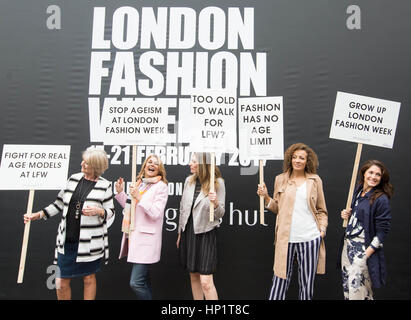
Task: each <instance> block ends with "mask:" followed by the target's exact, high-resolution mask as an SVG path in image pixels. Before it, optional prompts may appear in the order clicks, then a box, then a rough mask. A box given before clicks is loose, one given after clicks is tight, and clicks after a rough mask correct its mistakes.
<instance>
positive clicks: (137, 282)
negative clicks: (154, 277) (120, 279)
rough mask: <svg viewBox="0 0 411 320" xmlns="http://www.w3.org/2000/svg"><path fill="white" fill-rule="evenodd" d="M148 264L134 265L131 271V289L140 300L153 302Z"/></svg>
mask: <svg viewBox="0 0 411 320" xmlns="http://www.w3.org/2000/svg"><path fill="white" fill-rule="evenodd" d="M148 267H149V265H148V264H141V263H133V269H132V270H131V277H130V287H131V289H133V291H134V293H135V294H136V295H137V299H139V300H151V299H152V294H151V283H150V274H149V271H148Z"/></svg>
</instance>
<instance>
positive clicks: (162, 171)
mask: <svg viewBox="0 0 411 320" xmlns="http://www.w3.org/2000/svg"><path fill="white" fill-rule="evenodd" d="M152 157H154V158H156V159H157V161H158V174H159V175H160V176H161V181H163V182H164V183H165V184H168V182H167V178H166V176H167V174H166V168H165V167H164V164H163V161H161V159H160V157H159V156H158V155H156V154H150V155H149V156H148V157H147V158H146V160H144V162H143V165H142V166H141V169H140V172H139V173H138V175H137V180H138V179H142V178H144V170H145V169H146V165H147V162H148V160H150V158H152Z"/></svg>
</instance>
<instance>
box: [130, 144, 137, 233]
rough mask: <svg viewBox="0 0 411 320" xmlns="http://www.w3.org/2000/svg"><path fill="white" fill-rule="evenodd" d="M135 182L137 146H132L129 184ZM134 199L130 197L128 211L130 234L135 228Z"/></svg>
mask: <svg viewBox="0 0 411 320" xmlns="http://www.w3.org/2000/svg"><path fill="white" fill-rule="evenodd" d="M136 182H137V146H136V145H133V151H132V159H131V183H132V184H133V186H135V185H136ZM136 205H137V202H136V199H134V198H133V197H131V209H130V234H131V232H132V231H133V230H134V228H135V223H136V222H135V211H136Z"/></svg>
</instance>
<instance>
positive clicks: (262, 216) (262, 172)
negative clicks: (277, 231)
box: [259, 160, 264, 224]
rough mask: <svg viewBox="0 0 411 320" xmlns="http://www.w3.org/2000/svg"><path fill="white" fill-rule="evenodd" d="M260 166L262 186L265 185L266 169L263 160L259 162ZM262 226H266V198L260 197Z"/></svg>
mask: <svg viewBox="0 0 411 320" xmlns="http://www.w3.org/2000/svg"><path fill="white" fill-rule="evenodd" d="M259 166H260V185H263V183H264V171H263V170H264V168H263V160H259ZM260 224H264V197H263V196H260Z"/></svg>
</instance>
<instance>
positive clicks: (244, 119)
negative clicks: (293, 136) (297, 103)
mask: <svg viewBox="0 0 411 320" xmlns="http://www.w3.org/2000/svg"><path fill="white" fill-rule="evenodd" d="M238 110H239V111H238V112H239V119H238V127H239V149H240V150H239V151H240V158H241V159H250V160H257V159H258V160H259V171H260V179H259V183H260V184H261V185H262V184H263V183H264V172H263V160H282V159H284V128H283V97H256V98H240V99H238ZM260 223H261V224H264V197H263V196H260Z"/></svg>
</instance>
